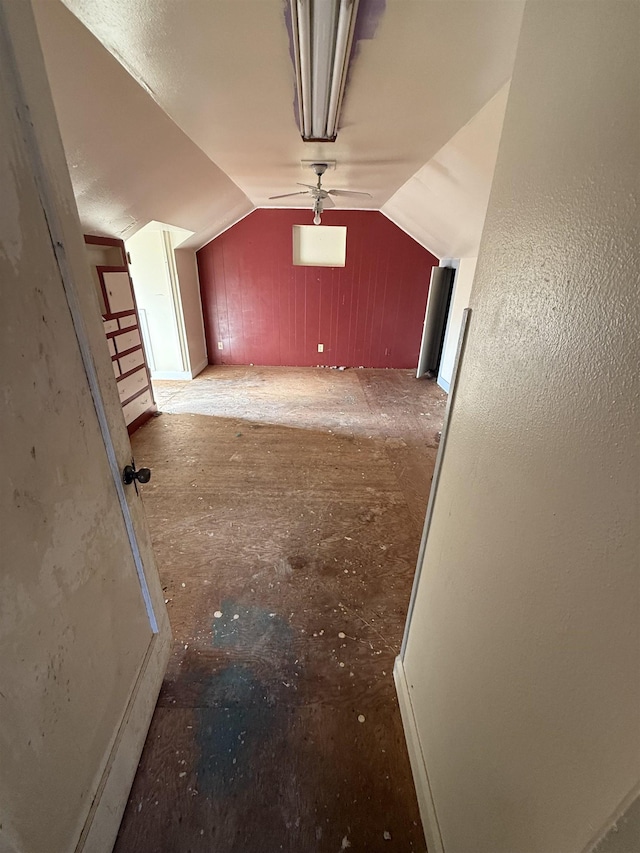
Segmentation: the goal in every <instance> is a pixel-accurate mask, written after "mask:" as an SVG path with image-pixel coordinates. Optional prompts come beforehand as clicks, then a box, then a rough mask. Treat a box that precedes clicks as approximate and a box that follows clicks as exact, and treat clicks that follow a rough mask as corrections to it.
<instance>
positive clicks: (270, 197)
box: [269, 190, 308, 201]
mask: <svg viewBox="0 0 640 853" xmlns="http://www.w3.org/2000/svg"><path fill="white" fill-rule="evenodd" d="M293 195H308V193H307V192H306V191H304V190H301V191H300V192H299V193H285V194H284V195H270V196H269V201H273V200H274V199H276V198H291V196H293Z"/></svg>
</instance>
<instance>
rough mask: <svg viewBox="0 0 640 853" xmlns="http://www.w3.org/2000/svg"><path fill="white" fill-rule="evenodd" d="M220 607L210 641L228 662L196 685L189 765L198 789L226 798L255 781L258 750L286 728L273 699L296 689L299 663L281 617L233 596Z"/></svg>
mask: <svg viewBox="0 0 640 853" xmlns="http://www.w3.org/2000/svg"><path fill="white" fill-rule="evenodd" d="M220 612H221V613H222V615H221V616H219V617H218V618H215V617H214V618H212V624H211V627H212V639H211V645H212V647H213V649H217V650H221V651H225V652H227V654H228V655H229V656H230V660H229V662H228V663H225V665H223V666H222V668H220V669H217V670H216V671H215V672H212V673H211V674H210V676H208V677H207V678H206V679H205V680H204V681H203V682H202V683H201V686H200V695H199V699H198V702H197V706H198V707H197V710H196V712H195V713H196V740H197V745H198V749H199V758H198V762H197V768H196V770H197V777H198V791H199V793H200V794H203V795H205V796H212V797H229V796H234V795H235V794H237V793H238V792H239V791H241V790H243V789H245V788H246V787H248V786H251V785H252V784H254V783H253V781H252V779H255V768H256V765H257V764H258V763H259V761H260V756H261V755H262V754H263V753H265V752H267V751H268V752H270V751H271V749H272V743H273V742H274V739H275V738H276V737H277V736H280V735H281V733H282V731H283V729H284V728H285V726H286V720H287V714H288V712H287V704H286V703H285V702H284V701H280V700H281V699H282V698H283V692H287V691H288V689H289V688H292V689H295V688H294V681H295V672H296V671H297V670H298V669H299V667H298V665H297V664H298V661H297V660H295V661H294V660H293V658H294V648H293V632H292V629H291V627H290V625H289V624H288V623H287V622H286V621H285V620H284V619H282V618H281V617H280V616H278V615H277V614H275V613H273V612H268V611H266V610H263V609H261V608H257V607H251V606H247V605H244V604H241V603H240V602H238V601H236V600H234V599H225V600H224V601H223V602H222V604H221V605H220ZM234 617H235V618H234ZM234 658H235V659H234Z"/></svg>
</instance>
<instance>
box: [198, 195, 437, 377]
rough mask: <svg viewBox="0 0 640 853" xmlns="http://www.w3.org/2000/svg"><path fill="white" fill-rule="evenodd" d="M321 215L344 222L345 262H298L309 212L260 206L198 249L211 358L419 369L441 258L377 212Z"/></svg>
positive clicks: (217, 361) (332, 221)
mask: <svg viewBox="0 0 640 853" xmlns="http://www.w3.org/2000/svg"><path fill="white" fill-rule="evenodd" d="M322 221H323V225H341V226H346V227H347V260H346V266H345V267H341V268H340V267H304V266H294V265H293V260H292V240H293V226H294V225H306V224H309V222H310V215H309V211H307V210H256V211H254V213H252V214H251V215H250V216H248V217H246V218H245V219H243V220H242V221H241V222H239V223H237V224H236V225H234V226H233V228H230V229H229V230H228V231H226V232H225V233H224V234H222V235H220V237H217V238H216V239H215V240H212V241H211V242H210V243H208V244H207V245H206V246H204V247H203V248H202V249H200V251H199V252H198V255H197V258H198V270H199V276H200V287H201V293H202V305H203V312H204V322H205V331H206V337H207V346H208V350H209V360H210V362H211V363H214V364H265V365H292V366H314V365H318V364H327V365H344V366H346V367H359V366H363V367H398V368H411V367H415V366H416V364H417V361H418V352H419V348H420V338H421V334H422V324H423V320H424V312H425V306H426V302H427V292H428V288H429V280H430V275H431V268H432V267H433V266H437V265H438V260H437V258H435V257H434V256H433V255H432V254H431V253H430V252H428V251H427V250H426V249H424V248H423V247H422V246H420V245H419V244H418V243H416V242H415V241H414V240H413V239H412V238H411V237H409V236H408V235H407V234H405V232H404V231H402V230H401V229H399V228H398V227H397V226H396V225H394V224H393V223H392V222H390V221H389V220H388V219H387V218H386V217H384V216H382V215H381V214H380V213H378V212H376V211H358V210H350V211H340V210H331V211H328V212H326V213H324V214H323V217H322ZM219 342H220V343H221V344H222V347H223V348H222V349H220V348H219V347H218V343H219ZM319 343H321V344H324V352H322V353H319V352H318V344H319Z"/></svg>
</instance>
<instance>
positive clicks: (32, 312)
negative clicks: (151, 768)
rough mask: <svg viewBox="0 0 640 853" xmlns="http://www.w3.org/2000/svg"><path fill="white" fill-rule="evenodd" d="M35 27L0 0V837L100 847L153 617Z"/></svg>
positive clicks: (121, 440) (116, 807) (21, 10)
mask: <svg viewBox="0 0 640 853" xmlns="http://www.w3.org/2000/svg"><path fill="white" fill-rule="evenodd" d="M35 33H36V31H35V25H34V22H33V18H32V14H31V9H30V6H29V4H28V3H13V2H11V0H9V2H7V0H0V34H1V35H0V197H1V198H2V199H3V202H2V207H3V210H2V211H1V212H0V283H1V287H0V318H1V319H0V322H1V323H2V326H3V329H2V335H1V336H0V353H1V357H0V379H1V383H2V406H3V410H2V419H1V424H0V426H1V443H0V447H1V448H2V465H1V466H0V470H1V477H2V481H3V488H2V491H1V497H0V501H1V503H0V522H1V531H2V534H1V535H2V549H1V553H2V570H1V572H0V810H1V814H0V850H1V851H16V853H51V851H56V853H63V851H74V850H91V851H108V850H110V849H111V846H112V843H113V840H114V838H115V833H116V832H117V828H118V823H119V820H120V816H121V813H122V809H123V808H124V805H125V802H126V798H127V795H128V790H129V786H130V784H131V781H132V778H133V774H134V772H135V768H136V764H137V760H138V757H139V754H140V751H141V749H142V744H143V741H144V737H145V734H146V729H147V726H148V723H149V720H150V716H151V713H152V711H153V707H154V704H155V699H156V697H157V692H158V690H159V687H160V683H161V680H162V675H163V671H164V666H165V662H166V659H167V655H168V649H169V630H168V623H167V619H166V612H165V610H164V604H163V600H162V592H161V590H160V587H159V582H158V579H157V573H156V570H155V567H154V564H153V558H152V554H151V551H150V548H149V539H148V533H147V531H146V528H145V525H144V516H143V511H142V507H141V506H140V498H139V497H138V496H137V494H136V492H135V490H134V489H133V487H132V486H128V487H125V486H124V485H123V483H122V479H121V475H120V469H121V468H122V467H123V466H124V464H126V463H127V462H130V461H131V459H130V446H129V444H128V438H127V434H126V429H125V425H124V421H123V418H122V411H121V409H120V406H119V402H118V395H117V391H116V388H115V380H114V376H113V371H112V369H111V365H110V359H109V355H108V351H107V347H106V342H105V339H104V334H103V331H102V322H101V318H100V312H99V307H98V302H97V297H96V296H95V294H94V293H93V286H92V283H91V279H90V275H89V271H88V268H87V265H86V261H85V260H84V256H83V253H84V248H83V244H82V237H81V232H80V226H79V222H78V219H77V213H76V212H75V203H74V200H73V196H72V193H71V185H70V182H69V176H68V172H67V170H66V163H65V161H64V155H63V152H62V148H61V143H60V139H59V134H58V131H57V125H56V121H55V115H54V114H53V107H52V104H51V99H50V95H49V92H48V88H47V82H46V77H45V75H44V69H43V65H42V58H41V55H40V51H39V44H38V42H37V36H36V34H35ZM125 489H128V490H129V491H128V493H125Z"/></svg>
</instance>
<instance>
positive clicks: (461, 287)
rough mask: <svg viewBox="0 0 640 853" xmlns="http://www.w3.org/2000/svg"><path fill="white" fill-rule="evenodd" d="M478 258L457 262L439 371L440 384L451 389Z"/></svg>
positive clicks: (445, 388)
mask: <svg viewBox="0 0 640 853" xmlns="http://www.w3.org/2000/svg"><path fill="white" fill-rule="evenodd" d="M477 261H478V259H477V258H460V260H459V261H458V264H457V270H456V277H455V281H454V285H453V296H452V298H451V307H450V308H449V317H448V320H447V329H446V333H445V339H444V346H443V349H442V358H441V360H440V371H439V373H438V385H440V386H441V387H442V388H444V390H445V391H449V386H450V384H451V376H452V374H453V363H454V361H455V357H456V350H457V348H458V338H459V337H460V327H461V326H462V313H463V311H464V309H465V308H468V307H469V298H470V296H471V287H472V285H473V276H474V275H475V271H476V263H477Z"/></svg>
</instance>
